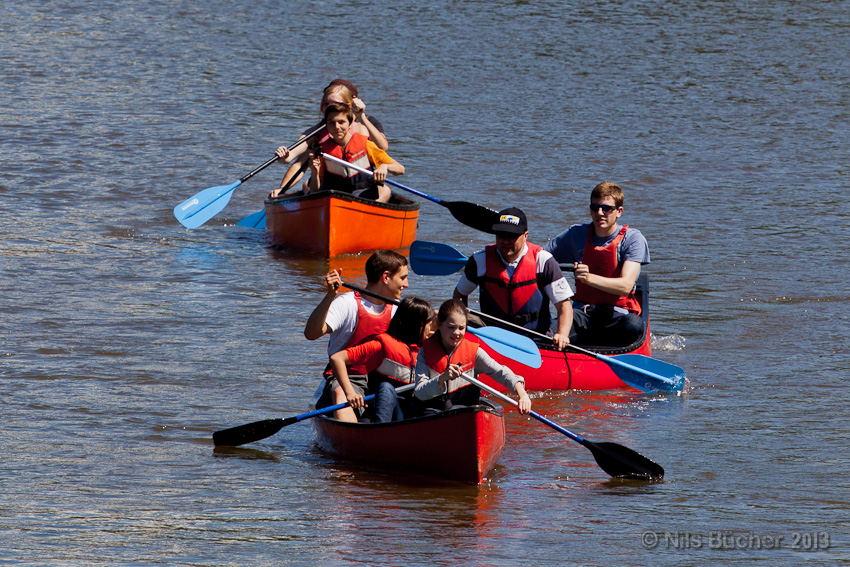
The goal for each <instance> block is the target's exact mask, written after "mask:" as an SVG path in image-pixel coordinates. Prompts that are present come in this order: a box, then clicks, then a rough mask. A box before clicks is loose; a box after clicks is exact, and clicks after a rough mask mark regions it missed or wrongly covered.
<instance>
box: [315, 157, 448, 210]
mask: <svg viewBox="0 0 850 567" xmlns="http://www.w3.org/2000/svg"><path fill="white" fill-rule="evenodd" d="M322 157H323V158H325V159H328V160H331V161H332V162H334V163H338V164H339V165H342V166H345V167H349V168H351V169H353V170H354V171H359V172H360V173H365V174H366V175H375V174H374V172H372V171H369V170H368V169H363V168H362V167H360V166H357V165H354V164H353V163H349V162H347V161H345V160H342V159H339V158H338V157H334V156H331V155H328V154H322ZM386 183H389V184H390V185H392V186H394V187H398V188H399V189H404V190H405V191H410V192H411V193H413V194H414V195H419V196H420V197H424V198H425V199H428V200H430V201H433V202H435V203H437V204H438V205H443V201H442V199H438V198H437V197H432V196H431V195H428V194H427V193H423V192H422V191H419V190H417V189H414V188H413V187H408V186H407V185H403V184H401V183H399V182H398V181H393V180H392V179H387V180H386Z"/></svg>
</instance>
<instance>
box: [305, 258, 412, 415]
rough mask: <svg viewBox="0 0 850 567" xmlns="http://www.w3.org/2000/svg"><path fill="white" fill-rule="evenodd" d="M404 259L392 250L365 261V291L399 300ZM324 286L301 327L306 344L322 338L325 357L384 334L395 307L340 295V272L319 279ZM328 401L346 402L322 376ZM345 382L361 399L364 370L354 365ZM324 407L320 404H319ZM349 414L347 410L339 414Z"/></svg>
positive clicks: (404, 274) (404, 276) (403, 284)
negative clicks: (324, 341)
mask: <svg viewBox="0 0 850 567" xmlns="http://www.w3.org/2000/svg"><path fill="white" fill-rule="evenodd" d="M407 272H408V269H407V258H405V257H404V256H402V255H401V254H399V253H397V252H394V251H392V250H378V251H377V252H375V253H374V254H372V255H371V256H369V259H368V260H366V280H367V284H366V289H367V290H369V291H372V292H375V293H376V294H378V295H382V296H384V297H388V298H390V299H400V298H401V292H402V291H403V290H404V289H405V288H406V287H408V280H407ZM322 282H323V283H324V284H325V286H327V292H326V293H325V297H324V298H323V299H322V301H321V302H319V305H317V306H316V308H315V309H314V310H313V312H312V313H311V314H310V317H309V318H308V319H307V324H306V325H305V327H304V336H305V337H306V338H307V340H311V341H315V340H316V339H319V338H321V337H323V336H325V335H330V337H329V340H328V357H330V356H331V355H333V354H334V353H336V352H339V351H340V350H342V349H345V348H348V347H352V346H354V345H357V344H360V343H363V342H366V341H369V340H372V339H374V338H375V337H376V336H377V335H379V334H381V333H384V332H386V330H387V328H389V326H390V319H392V316H393V314H394V313H395V310H396V306H395V305H391V304H387V303H385V302H384V301H381V300H380V299H377V298H374V297H371V296H361V295H360V294H359V293H358V292H355V291H350V292H346V293H340V290H339V286H340V285H341V284H342V275H341V270H331V271H330V272H328V273H327V274H325V275H324V276H323V277H322ZM326 378H328V388H327V389H326V391H329V392H332V397H331V399H330V400H327V401H328V402H329V404H328V405H331V404H342V403H345V402H346V397H345V392H343V390H342V387H340V385H339V383H338V382H337V381H336V378H334V377H333V375H330V376H329V375H328V374H326ZM349 379H350V381H351V384H352V386H354V387H355V389H359V390H360V393H361V395H362V394H363V392H365V391H366V385H367V379H366V370H365V368H361V367H360V366H358V365H354V366H352V367H351V368H349ZM323 405H324V404H323ZM340 411H342V412H352V415H351V416H349V417H352V418H354V419H355V420H356V417H355V416H354V415H353V410H352V409H351V408H345V410H340Z"/></svg>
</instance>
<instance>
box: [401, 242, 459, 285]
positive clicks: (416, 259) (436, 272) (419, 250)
mask: <svg viewBox="0 0 850 567" xmlns="http://www.w3.org/2000/svg"><path fill="white" fill-rule="evenodd" d="M465 265H466V256H464V255H463V254H461V253H460V252H459V251H458V250H457V249H455V248H452V247H451V246H449V245H448V244H440V243H439V242H428V241H426V240H414V241H413V244H411V245H410V267H411V268H413V272H414V273H416V274H419V275H420V276H448V275H450V274H454V273H455V272H457V271H459V270H460V269H461V268H463V267H464V266H465Z"/></svg>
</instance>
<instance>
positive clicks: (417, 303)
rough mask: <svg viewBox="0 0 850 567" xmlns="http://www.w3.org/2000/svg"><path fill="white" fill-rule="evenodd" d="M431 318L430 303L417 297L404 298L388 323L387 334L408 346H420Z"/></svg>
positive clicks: (432, 312) (432, 313)
mask: <svg viewBox="0 0 850 567" xmlns="http://www.w3.org/2000/svg"><path fill="white" fill-rule="evenodd" d="M433 318H434V310H433V309H431V304H430V303H428V302H427V301H425V300H424V299H419V298H418V297H405V298H404V299H402V300H401V303H400V304H399V306H398V309H396V312H395V315H393V318H392V321H390V326H389V328H388V329H387V334H388V335H390V336H392V337H395V338H396V339H398V340H400V341H401V342H403V343H405V344H408V345H414V344H415V345H421V344H422V337H423V336H424V335H425V328H426V327H427V326H428V325H430V324H431V320H432V319H433Z"/></svg>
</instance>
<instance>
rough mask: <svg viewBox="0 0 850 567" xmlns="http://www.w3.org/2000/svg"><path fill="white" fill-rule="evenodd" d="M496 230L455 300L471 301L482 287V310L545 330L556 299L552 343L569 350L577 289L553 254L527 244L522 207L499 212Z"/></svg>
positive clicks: (471, 264)
mask: <svg viewBox="0 0 850 567" xmlns="http://www.w3.org/2000/svg"><path fill="white" fill-rule="evenodd" d="M492 229H493V232H495V233H496V243H495V244H490V245H489V246H487V247H486V248H484V249H483V250H479V251H478V252H476V253H475V254H473V255H472V256H470V258H469V260H467V262H466V266H465V267H464V270H463V275H462V276H461V277H460V280H459V281H458V282H457V287H456V288H455V291H454V296H453V297H454V299H460V300H461V301H463V302H464V304H466V303H467V301H468V296H469V294H470V293H472V292H473V291H475V288H476V287H477V288H479V289H480V300H479V301H480V303H481V311H483V312H484V313H486V314H487V315H492V316H493V317H497V318H499V319H502V320H503V321H507V322H509V323H513V324H515V325H520V326H523V327H526V328H528V329H532V330H535V331H537V332H538V333H541V334H546V333H548V332H549V331H550V323H551V316H550V315H549V302H550V301H551V302H552V303H553V304H554V305H555V311H556V312H557V314H558V320H557V322H556V324H555V325H554V329H553V332H552V333H551V334H552V342H553V343H554V345H555V346H556V347H557V348H558V350H564V349H565V348H566V346H567V344H568V343H569V333H570V326H571V325H572V321H573V315H572V308H571V307H570V302H569V299H570V297H571V296H572V295H573V290H572V289H571V288H570V284H569V283H567V280H566V278H564V274H563V273H562V272H561V268H560V266H558V262H556V261H555V259H554V258H552V254H550V253H549V252H546V251H545V250H543V249H542V248H541V247H540V246H537V245H536V244H532V243H530V242H528V221H527V219H526V217H525V213H523V212H522V211H521V210H520V209H517V208H516V207H510V208H507V209H504V210H502V211H499V221H498V222H497V223H496V224H494V225H493V227H492Z"/></svg>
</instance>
